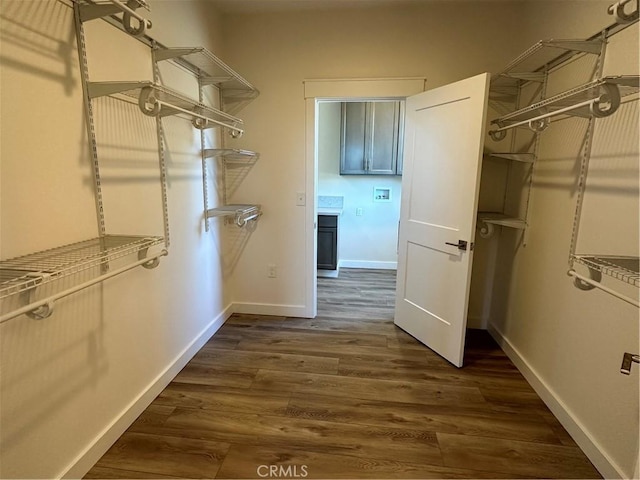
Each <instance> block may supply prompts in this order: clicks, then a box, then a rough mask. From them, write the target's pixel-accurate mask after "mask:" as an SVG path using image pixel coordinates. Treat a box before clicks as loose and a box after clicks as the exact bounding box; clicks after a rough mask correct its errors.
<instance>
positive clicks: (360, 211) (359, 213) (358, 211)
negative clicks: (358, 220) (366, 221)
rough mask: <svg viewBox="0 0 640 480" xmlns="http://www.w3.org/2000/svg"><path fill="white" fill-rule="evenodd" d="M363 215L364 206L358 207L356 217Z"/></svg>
mask: <svg viewBox="0 0 640 480" xmlns="http://www.w3.org/2000/svg"><path fill="white" fill-rule="evenodd" d="M361 216H362V208H356V217H361Z"/></svg>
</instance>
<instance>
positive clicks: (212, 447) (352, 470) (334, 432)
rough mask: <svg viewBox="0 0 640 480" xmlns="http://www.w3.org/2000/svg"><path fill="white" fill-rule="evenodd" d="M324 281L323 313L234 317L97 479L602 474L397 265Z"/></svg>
mask: <svg viewBox="0 0 640 480" xmlns="http://www.w3.org/2000/svg"><path fill="white" fill-rule="evenodd" d="M318 284H319V286H318V289H319V294H318V295H319V301H318V317H317V318H315V319H300V318H285V317H269V316H260V315H234V316H232V317H231V318H230V319H229V320H228V321H227V322H226V323H225V325H224V326H223V327H222V328H221V329H220V330H219V331H218V333H217V334H216V335H215V336H214V337H213V338H212V339H211V340H210V341H209V342H208V343H207V344H206V345H205V346H204V347H203V348H202V350H201V351H200V352H199V353H198V354H197V355H196V356H195V357H194V358H193V359H192V360H191V362H189V364H188V365H187V366H186V367H185V368H184V369H183V370H182V372H180V374H179V375H178V376H177V377H176V378H175V379H174V381H173V382H172V383H171V384H170V385H169V386H168V387H167V388H166V389H165V390H164V391H163V392H162V394H161V395H160V396H158V398H156V399H155V401H154V402H153V403H152V404H151V405H150V406H149V407H148V408H147V410H146V411H145V412H144V413H143V414H142V415H141V416H140V417H139V418H138V419H137V421H136V422H135V423H134V424H133V425H132V426H131V427H130V428H129V429H128V430H127V432H126V433H125V434H124V435H123V436H122V437H121V438H120V439H119V440H118V441H117V442H116V444H115V445H114V446H113V447H112V448H111V449H110V450H109V451H108V452H107V453H106V454H105V455H104V456H103V458H102V459H101V460H100V461H99V462H98V464H97V465H96V466H95V467H94V468H93V469H92V470H91V471H90V472H89V473H88V475H87V476H86V478H269V477H270V478H276V477H277V478H469V479H470V478H476V479H477V478H582V479H585V478H601V477H600V476H599V475H598V472H597V471H596V470H595V469H594V467H593V466H592V465H591V463H590V462H589V460H588V459H587V458H586V457H585V455H584V454H583V453H582V451H581V450H580V449H579V448H578V447H577V446H576V444H575V443H574V442H573V440H572V439H571V438H570V437H569V435H568V434H567V433H566V431H565V430H564V429H563V428H562V426H561V425H560V424H559V423H558V421H557V420H556V419H555V418H554V416H553V415H552V414H551V412H550V411H549V410H548V409H547V407H546V406H545V405H544V403H543V402H542V401H541V400H540V399H539V397H538V396H537V395H536V393H535V392H534V391H533V389H532V388H531V387H530V386H529V384H528V383H527V382H526V381H525V379H524V378H523V377H522V375H521V374H520V373H519V372H518V370H517V369H516V368H515V367H514V366H513V364H512V363H511V361H510V360H509V359H508V358H507V357H506V355H505V354H504V353H503V352H502V351H501V350H500V348H499V347H498V346H497V345H496V344H495V342H494V341H493V340H492V339H491V338H490V337H489V335H488V334H486V332H483V331H473V330H470V331H469V334H468V336H467V337H468V338H467V348H466V353H465V366H464V367H463V368H462V369H457V368H455V367H453V366H451V365H450V364H449V363H447V362H446V361H445V360H443V359H442V358H440V357H439V356H438V355H436V354H434V353H433V352H431V351H430V350H429V349H427V348H426V347H424V346H423V345H421V344H420V343H418V342H417V341H416V340H414V339H413V338H412V337H411V336H409V335H407V334H406V333H404V332H403V331H402V330H400V329H398V328H397V327H395V326H394V325H393V296H394V288H395V272H391V271H362V270H342V271H341V272H340V277H339V278H337V279H328V278H326V279H319V281H318Z"/></svg>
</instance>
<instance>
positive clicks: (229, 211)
mask: <svg viewBox="0 0 640 480" xmlns="http://www.w3.org/2000/svg"><path fill="white" fill-rule="evenodd" d="M261 215H262V210H261V208H260V205H238V204H232V205H224V206H220V207H216V208H210V209H209V210H207V211H206V215H205V216H206V218H207V219H209V218H214V217H234V223H235V224H236V225H237V226H239V227H243V226H244V225H246V223H247V222H249V221H251V220H257V219H258V218H259V217H260V216H261Z"/></svg>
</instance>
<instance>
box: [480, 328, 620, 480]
mask: <svg viewBox="0 0 640 480" xmlns="http://www.w3.org/2000/svg"><path fill="white" fill-rule="evenodd" d="M488 330H489V333H490V334H491V336H492V337H493V338H494V339H495V341H496V342H498V344H499V345H500V347H501V348H502V350H504V352H505V353H506V354H507V356H508V357H509V358H510V359H511V361H512V362H513V363H514V365H515V366H516V367H517V368H518V370H520V373H522V375H523V376H524V378H526V379H527V381H528V382H529V383H530V384H531V386H532V387H533V389H534V390H535V391H536V393H537V394H538V395H539V396H540V398H541V399H542V401H543V402H544V403H545V404H546V405H547V407H549V410H551V412H552V413H553V414H554V415H555V417H556V418H557V419H558V420H559V421H560V423H561V424H562V426H563V427H564V428H565V429H566V430H567V432H569V435H571V437H572V438H573V439H574V440H575V442H576V443H577V444H578V446H579V447H580V448H581V449H582V451H583V452H584V453H585V455H586V456H587V457H588V458H589V460H591V463H593V465H594V466H595V467H596V468H597V469H598V471H599V472H600V474H601V475H602V476H603V477H604V478H626V477H625V475H624V474H623V473H622V469H621V468H620V467H619V466H618V465H616V464H615V462H613V460H612V459H611V458H610V457H609V456H608V455H607V454H606V453H605V452H604V450H603V449H602V447H601V446H600V444H599V443H598V442H597V441H596V440H595V439H594V438H593V437H592V435H591V434H590V433H589V431H588V430H587V429H586V428H585V426H584V425H583V424H582V423H581V422H580V421H579V420H578V419H577V418H576V417H575V416H574V415H573V414H572V412H571V409H569V408H568V407H567V405H566V404H565V403H564V402H563V401H562V400H561V399H560V398H559V397H558V395H557V394H556V392H555V391H554V390H553V389H552V388H551V387H550V386H549V385H547V383H546V382H545V381H544V379H543V378H541V377H540V375H538V372H536V370H535V369H534V368H533V367H532V366H531V365H530V364H529V363H528V362H527V360H526V359H525V358H524V357H523V356H522V355H521V354H520V352H519V351H518V349H517V348H516V347H514V346H513V345H512V344H511V342H510V341H509V340H508V339H507V338H506V337H505V336H504V335H503V334H502V332H500V331H499V330H498V329H497V328H496V326H495V325H493V324H491V323H489V325H488Z"/></svg>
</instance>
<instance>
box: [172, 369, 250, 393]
mask: <svg viewBox="0 0 640 480" xmlns="http://www.w3.org/2000/svg"><path fill="white" fill-rule="evenodd" d="M256 373H257V369H255V368H233V369H230V368H225V367H218V366H207V365H202V364H199V363H189V364H187V366H186V367H184V368H183V369H182V370H181V371H180V373H178V375H177V376H176V377H175V378H174V379H173V381H174V382H179V383H195V384H198V385H217V386H224V387H250V386H251V384H252V382H253V378H254V377H255V375H256Z"/></svg>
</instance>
